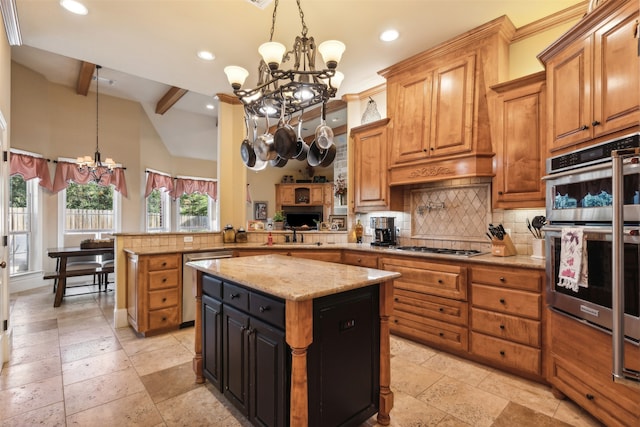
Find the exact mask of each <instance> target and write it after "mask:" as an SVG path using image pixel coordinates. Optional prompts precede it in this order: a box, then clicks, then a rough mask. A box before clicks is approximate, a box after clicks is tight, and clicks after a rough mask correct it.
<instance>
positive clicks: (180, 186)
mask: <svg viewBox="0 0 640 427" xmlns="http://www.w3.org/2000/svg"><path fill="white" fill-rule="evenodd" d="M193 193H201V194H206V195H208V196H209V197H211V198H212V199H213V200H217V199H218V183H217V182H215V181H208V180H201V179H189V178H176V185H175V188H174V189H173V193H171V197H172V198H173V199H174V200H175V199H177V198H178V197H180V196H182V195H183V194H193Z"/></svg>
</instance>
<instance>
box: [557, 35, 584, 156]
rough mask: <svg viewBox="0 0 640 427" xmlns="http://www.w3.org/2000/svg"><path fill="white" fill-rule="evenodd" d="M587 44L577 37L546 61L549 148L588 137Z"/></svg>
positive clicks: (560, 146)
mask: <svg viewBox="0 0 640 427" xmlns="http://www.w3.org/2000/svg"><path fill="white" fill-rule="evenodd" d="M591 47H592V46H591V38H587V39H584V40H578V41H576V42H575V43H574V44H572V45H571V46H570V47H568V48H567V50H566V51H565V52H563V53H562V54H560V55H558V57H557V58H554V59H553V62H550V63H549V64H548V65H547V70H549V71H548V73H547V77H548V85H549V86H548V87H549V90H550V91H551V93H550V97H549V99H550V105H549V118H550V119H549V141H550V143H551V146H550V150H551V151H552V152H553V150H554V149H559V148H563V147H566V146H568V145H571V144H575V143H577V142H581V141H586V140H587V139H589V138H590V137H591V130H590V129H591V56H592V54H591Z"/></svg>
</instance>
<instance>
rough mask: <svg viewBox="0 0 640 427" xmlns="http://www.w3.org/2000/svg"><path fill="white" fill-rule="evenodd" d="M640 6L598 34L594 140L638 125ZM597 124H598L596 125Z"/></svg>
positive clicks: (613, 21) (634, 7) (596, 44)
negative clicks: (639, 29)
mask: <svg viewBox="0 0 640 427" xmlns="http://www.w3.org/2000/svg"><path fill="white" fill-rule="evenodd" d="M637 25H638V5H637V4H636V5H633V4H629V6H627V7H626V8H625V9H623V10H622V12H621V13H620V15H619V17H616V18H614V19H612V20H611V21H610V22H609V23H607V24H606V25H604V26H603V27H602V28H600V29H599V30H598V31H596V33H595V40H594V42H595V52H596V55H595V57H594V105H593V119H594V120H595V121H598V122H600V123H599V124H598V125H596V126H594V127H593V132H594V136H599V135H602V134H606V133H610V132H613V131H615V130H618V129H624V128H628V127H631V126H636V125H638V121H639V120H640V77H639V76H640V66H639V63H640V62H639V61H638V39H636V38H633V37H631V36H630V35H631V34H634V31H637V29H636V26H637ZM594 123H595V122H594Z"/></svg>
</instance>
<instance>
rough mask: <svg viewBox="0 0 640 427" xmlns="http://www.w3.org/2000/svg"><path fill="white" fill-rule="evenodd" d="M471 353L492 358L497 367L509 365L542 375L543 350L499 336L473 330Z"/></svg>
mask: <svg viewBox="0 0 640 427" xmlns="http://www.w3.org/2000/svg"><path fill="white" fill-rule="evenodd" d="M471 353H473V354H475V355H477V356H481V357H484V358H486V359H489V360H492V361H494V362H495V363H496V366H497V367H503V366H508V367H511V368H514V369H517V370H520V371H523V372H529V373H532V374H534V375H540V373H541V371H540V367H541V357H542V351H541V350H539V349H537V348H532V347H528V346H525V345H522V344H516V343H512V342H509V341H505V340H502V339H499V338H494V337H490V336H487V335H484V334H479V333H477V332H471Z"/></svg>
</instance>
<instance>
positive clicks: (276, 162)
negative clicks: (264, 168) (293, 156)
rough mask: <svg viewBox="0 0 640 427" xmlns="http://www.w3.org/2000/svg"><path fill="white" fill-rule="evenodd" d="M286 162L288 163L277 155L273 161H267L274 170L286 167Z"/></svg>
mask: <svg viewBox="0 0 640 427" xmlns="http://www.w3.org/2000/svg"><path fill="white" fill-rule="evenodd" d="M288 161H289V160H288V159H285V158H284V157H280V155H279V154H278V156H276V158H275V159H274V160H271V161H269V164H270V165H271V166H273V167H274V168H282V167H284V166H286V164H287V162H288Z"/></svg>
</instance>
